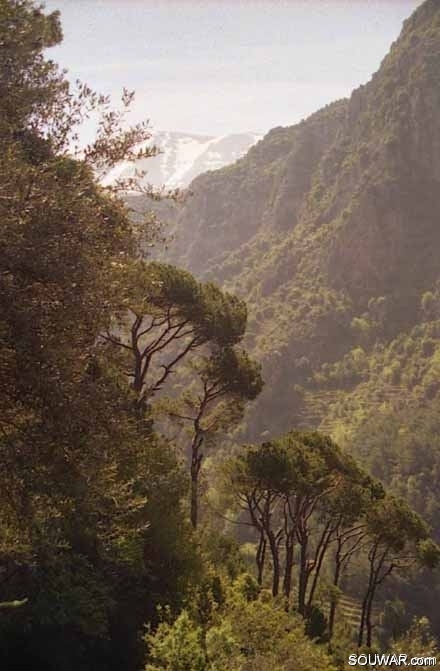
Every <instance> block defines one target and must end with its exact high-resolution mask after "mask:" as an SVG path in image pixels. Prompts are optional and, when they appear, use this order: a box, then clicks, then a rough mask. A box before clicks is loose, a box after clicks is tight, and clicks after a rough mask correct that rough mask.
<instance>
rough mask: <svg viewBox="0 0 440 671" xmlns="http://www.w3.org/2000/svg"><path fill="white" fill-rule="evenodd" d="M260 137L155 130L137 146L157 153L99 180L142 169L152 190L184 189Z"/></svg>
mask: <svg viewBox="0 0 440 671" xmlns="http://www.w3.org/2000/svg"><path fill="white" fill-rule="evenodd" d="M260 137H261V135H258V134H256V133H232V134H229V135H222V136H219V137H214V136H209V135H195V134H191V133H178V132H174V131H155V132H153V134H152V137H151V139H150V140H149V141H148V142H146V143H143V144H142V145H139V147H138V148H143V147H144V146H147V147H148V146H153V145H155V146H157V147H158V148H159V149H160V150H161V153H160V154H159V155H158V156H155V157H153V158H149V159H145V160H140V161H137V162H136V163H134V164H133V163H129V162H122V163H120V164H118V165H117V166H115V167H114V168H112V169H111V170H110V171H109V172H108V173H107V174H106V175H105V176H104V177H103V178H102V179H101V182H102V184H103V185H104V186H108V185H111V184H114V183H115V181H116V180H119V179H127V178H130V177H133V176H134V173H135V171H136V170H138V171H144V170H146V171H147V172H146V175H145V178H144V182H145V183H148V184H152V185H153V186H155V187H162V186H166V187H168V188H171V189H174V188H180V189H181V188H185V187H186V186H188V184H189V183H190V182H191V181H192V180H193V179H194V178H195V177H197V176H198V175H200V174H201V173H203V172H207V171H209V170H217V169H219V168H222V167H223V166H225V165H228V164H230V163H234V162H235V161H236V160H237V159H239V158H240V157H241V156H243V154H245V153H246V152H247V151H248V149H249V148H250V147H251V146H252V145H253V144H255V143H256V142H257V141H258V140H259V139H260Z"/></svg>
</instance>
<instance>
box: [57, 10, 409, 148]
mask: <svg viewBox="0 0 440 671" xmlns="http://www.w3.org/2000/svg"><path fill="white" fill-rule="evenodd" d="M419 4H421V0H278V1H277V0H271V1H270V0H205V1H201V0H46V2H45V5H46V9H47V10H50V11H52V10H54V9H59V10H60V11H61V20H62V25H63V32H64V40H63V43H62V44H61V45H60V46H57V47H55V48H53V49H51V50H50V57H51V58H52V59H54V60H55V61H57V62H58V63H59V64H60V65H61V66H62V67H64V68H66V69H67V70H68V77H69V78H71V79H72V80H75V79H77V78H80V79H81V80H82V81H84V82H86V83H88V84H89V85H90V86H91V87H92V88H94V89H95V90H97V91H99V92H102V93H106V94H111V95H112V96H113V97H114V99H115V100H116V99H117V98H118V96H119V93H120V91H121V90H122V88H123V87H124V86H125V87H126V88H128V89H130V90H135V91H136V98H135V103H134V105H133V111H132V116H131V121H140V120H147V119H149V120H150V123H151V125H152V127H153V128H154V129H161V130H174V131H182V132H191V133H198V134H204V135H205V134H206V135H226V134H229V133H238V132H246V131H251V132H256V133H264V132H266V131H268V130H269V129H270V128H273V127H275V126H287V125H291V124H294V123H297V122H298V121H300V120H301V119H302V118H304V117H306V116H308V115H309V114H311V113H312V112H314V111H316V110H317V109H319V108H320V107H322V106H324V105H325V104H327V103H330V102H332V101H333V100H337V99H339V98H343V97H347V96H349V95H350V93H351V91H352V90H353V89H354V88H356V87H358V86H359V85H360V84H363V83H366V82H367V81H368V80H369V78H370V77H371V75H372V74H373V72H375V71H376V70H377V69H378V67H379V65H380V62H381V60H382V59H383V57H384V56H385V55H386V53H387V51H388V50H389V48H390V46H391V44H392V42H393V41H394V40H395V39H396V38H397V37H398V35H399V32H400V30H401V27H402V22H403V20H404V19H405V18H407V17H408V16H409V15H410V14H411V13H412V11H413V10H414V9H415V8H416V7H417V6H418V5H419Z"/></svg>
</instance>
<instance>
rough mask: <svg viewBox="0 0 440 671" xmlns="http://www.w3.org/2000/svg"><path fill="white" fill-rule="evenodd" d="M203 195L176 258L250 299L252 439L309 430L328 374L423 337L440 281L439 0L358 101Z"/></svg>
mask: <svg viewBox="0 0 440 671" xmlns="http://www.w3.org/2000/svg"><path fill="white" fill-rule="evenodd" d="M190 191H191V194H192V195H190V196H188V198H187V201H186V203H185V205H184V207H183V210H182V212H181V213H180V216H179V220H178V226H177V228H176V230H177V234H176V240H175V243H174V246H173V248H172V250H171V254H172V256H173V259H174V260H175V261H178V262H179V263H180V264H183V265H185V266H187V267H189V268H190V269H191V270H192V271H193V272H195V273H197V274H198V275H202V276H205V277H210V278H213V279H215V280H217V281H220V282H222V283H223V284H225V285H226V286H227V287H229V288H231V289H232V290H234V291H237V292H238V293H240V294H241V295H242V296H244V297H245V298H246V299H247V301H248V304H249V308H250V329H249V331H250V333H249V339H248V346H249V347H250V348H251V349H252V350H253V351H254V353H255V354H256V355H257V356H259V357H260V358H261V359H262V360H263V363H264V369H265V375H266V380H267V385H266V390H265V392H264V394H263V395H262V397H261V400H260V401H259V406H258V407H257V408H256V410H255V411H254V413H253V418H252V419H251V426H252V431H251V433H252V434H253V435H258V434H259V432H261V431H263V430H265V429H269V430H275V431H277V432H278V431H281V430H282V429H283V428H285V427H287V426H290V425H292V424H293V423H298V422H299V423H301V422H306V421H307V417H310V413H309V412H308V408H307V402H306V400H305V399H306V397H307V389H314V390H316V389H317V388H319V384H321V387H322V388H324V387H325V384H327V382H326V381H325V380H324V378H325V375H324V377H323V374H322V370H323V366H324V367H325V366H326V365H327V366H329V365H333V364H335V362H337V361H339V360H342V359H344V357H346V356H348V355H349V353H350V352H351V351H353V350H354V349H356V348H359V347H361V348H364V349H363V351H366V352H367V353H368V352H371V351H372V348H374V347H378V346H379V345H380V346H382V347H387V346H388V345H389V343H390V342H391V341H392V340H393V338H395V337H397V336H398V335H399V334H401V333H403V332H407V331H408V330H409V329H411V328H413V327H414V326H415V325H416V324H417V323H418V322H419V321H420V319H422V317H421V313H420V303H421V300H422V296H423V294H424V293H425V292H426V291H428V290H429V289H430V288H432V287H433V286H434V284H435V283H436V281H437V280H438V279H439V278H440V267H439V264H438V254H439V250H440V3H439V2H438V0H427V2H425V3H424V4H423V5H421V6H420V7H419V8H418V10H417V11H416V12H415V13H414V14H413V16H412V17H411V18H410V19H408V20H407V21H406V22H405V24H404V27H403V30H402V33H401V36H400V38H399V39H398V41H397V42H396V43H395V44H394V45H393V46H392V48H391V51H390V53H389V54H388V55H387V56H386V58H385V59H384V61H383V63H382V65H381V67H380V69H379V71H378V72H377V73H376V74H375V75H374V76H373V77H372V79H371V81H370V82H369V83H368V84H366V85H365V86H361V87H360V88H359V89H357V90H356V91H354V92H353V94H352V96H351V98H350V99H349V100H344V101H340V102H337V103H334V104H332V105H329V106H328V107H326V108H325V109H323V110H321V111H320V112H318V113H316V114H314V115H313V116H311V117H310V118H309V119H307V120H305V121H303V122H301V123H300V124H298V125H296V126H292V127H290V128H276V129H274V130H272V131H271V132H270V133H268V135H266V137H265V138H264V139H263V140H261V141H260V142H259V143H258V144H257V145H256V146H254V147H252V148H251V150H250V151H249V152H248V153H247V154H246V156H244V157H243V158H242V159H240V160H239V161H238V162H237V163H236V164H235V165H233V166H229V167H226V168H223V169H221V170H219V171H215V172H211V173H208V174H205V175H201V176H200V177H198V178H197V179H196V180H194V181H193V182H192V184H191V187H190ZM317 380H318V381H319V380H320V381H321V382H319V383H317ZM350 384H351V383H349V382H347V380H345V381H344V382H343V384H342V386H343V387H344V389H345V391H346V390H347V389H349V388H350ZM323 385H324V387H323ZM305 390H306V391H305ZM325 413H326V410H325V409H324V410H323V412H322V413H321V417H319V413H318V415H317V416H316V418H315V420H314V421H315V423H319V421H320V419H322V416H323V415H325Z"/></svg>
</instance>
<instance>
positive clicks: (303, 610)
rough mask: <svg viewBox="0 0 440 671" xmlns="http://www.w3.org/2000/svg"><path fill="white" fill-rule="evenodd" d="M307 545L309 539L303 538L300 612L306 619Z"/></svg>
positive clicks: (300, 573) (299, 593) (300, 568)
mask: <svg viewBox="0 0 440 671" xmlns="http://www.w3.org/2000/svg"><path fill="white" fill-rule="evenodd" d="M307 545H308V538H307V536H303V538H302V539H301V542H300V547H301V550H300V563H299V585H298V612H299V613H300V614H301V615H302V616H303V617H304V615H305V613H306V593H307V582H308V577H309V574H308V570H307Z"/></svg>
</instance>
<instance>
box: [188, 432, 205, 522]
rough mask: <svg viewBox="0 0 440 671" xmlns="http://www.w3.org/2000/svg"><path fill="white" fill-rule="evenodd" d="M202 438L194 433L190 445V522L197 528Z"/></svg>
mask: <svg viewBox="0 0 440 671" xmlns="http://www.w3.org/2000/svg"><path fill="white" fill-rule="evenodd" d="M202 442H203V438H202V437H201V436H198V435H196V436H195V437H194V440H193V443H192V446H191V524H192V526H193V528H194V529H197V524H198V517H199V473H200V467H201V465H202V458H203V455H202V454H200V453H199V450H200V447H201V445H202Z"/></svg>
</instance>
